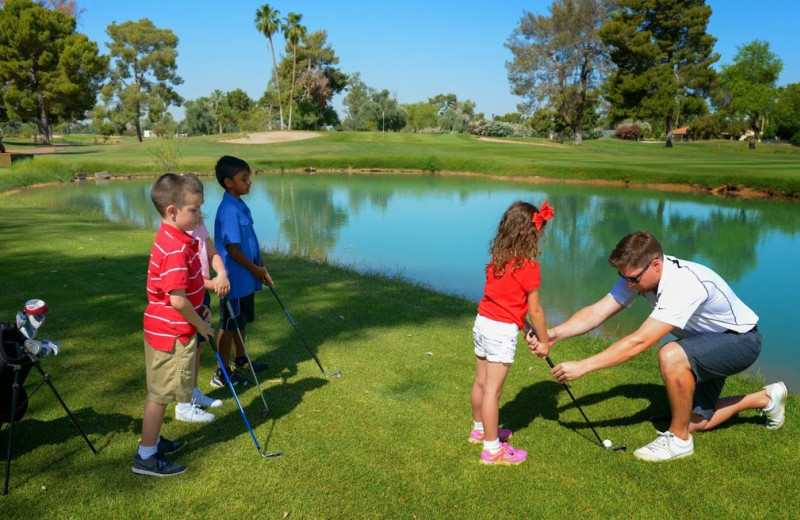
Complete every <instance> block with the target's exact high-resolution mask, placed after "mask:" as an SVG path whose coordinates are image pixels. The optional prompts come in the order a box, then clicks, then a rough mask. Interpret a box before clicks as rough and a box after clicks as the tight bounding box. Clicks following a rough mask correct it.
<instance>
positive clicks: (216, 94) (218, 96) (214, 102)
mask: <svg viewBox="0 0 800 520" xmlns="http://www.w3.org/2000/svg"><path fill="white" fill-rule="evenodd" d="M224 98H225V94H224V93H223V92H222V91H221V90H220V89H214V91H213V92H212V93H211V95H210V96H208V100H209V102H210V103H211V112H212V113H213V114H214V117H215V118H217V126H218V128H219V133H220V134H221V133H222V118H221V117H220V115H219V112H220V107H219V104H220V103H222V100H223V99H224Z"/></svg>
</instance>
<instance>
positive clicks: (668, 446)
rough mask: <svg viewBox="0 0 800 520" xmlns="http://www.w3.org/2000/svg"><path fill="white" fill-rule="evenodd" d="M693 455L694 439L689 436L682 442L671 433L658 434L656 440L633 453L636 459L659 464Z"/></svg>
mask: <svg viewBox="0 0 800 520" xmlns="http://www.w3.org/2000/svg"><path fill="white" fill-rule="evenodd" d="M693 453H694V439H692V436H691V435H689V440H688V441H684V440H683V439H679V438H678V437H675V435H673V434H672V432H668V431H667V432H663V433H662V432H658V438H656V440H654V441H653V442H651V443H650V444H648V445H647V446H643V447H641V448H639V449H638V450H636V451H634V452H633V454H634V456H636V458H637V459H642V460H647V461H650V462H661V461H665V460H672V459H679V458H681V457H688V456H689V455H692V454H693Z"/></svg>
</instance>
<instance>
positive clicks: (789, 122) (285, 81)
mask: <svg viewBox="0 0 800 520" xmlns="http://www.w3.org/2000/svg"><path fill="white" fill-rule="evenodd" d="M0 5H2V8H0V95H1V96H2V103H0V121H2V122H6V124H7V125H12V126H13V125H19V124H21V123H27V124H29V125H35V128H36V131H37V133H38V134H39V135H40V136H42V139H43V140H45V141H50V140H51V139H52V128H53V127H54V126H55V125H58V124H65V123H66V124H70V123H74V122H78V121H85V120H87V119H88V120H90V121H91V123H90V126H91V129H92V130H93V131H95V132H96V133H100V134H104V135H109V136H110V135H114V134H123V133H129V134H132V135H136V136H137V137H138V138H139V140H140V141H141V140H142V137H143V135H144V131H145V130H146V129H147V130H151V131H153V132H155V133H156V134H159V135H174V134H176V133H181V134H189V135H201V134H220V133H226V132H235V131H259V130H275V129H290V130H291V129H320V128H336V129H341V130H348V131H410V132H448V133H449V132H470V133H474V134H479V135H493V136H506V135H522V136H528V135H540V136H558V137H559V138H561V139H570V140H573V141H574V142H575V143H576V144H580V143H581V142H582V140H583V139H584V138H586V137H595V136H597V135H599V134H600V130H602V129H607V128H615V129H616V132H617V134H618V135H619V136H621V137H623V138H635V137H639V136H642V135H644V136H646V137H662V136H663V137H664V138H665V141H666V144H667V146H672V143H673V138H674V130H675V129H677V128H678V127H681V126H686V125H689V135H690V136H692V137H694V138H714V137H721V136H726V135H727V136H739V135H743V134H744V133H745V132H747V131H748V130H749V133H750V135H751V147H754V146H755V142H756V140H757V139H758V138H759V137H771V138H782V139H787V140H792V141H793V142H794V143H795V144H799V145H800V84H789V85H786V86H783V87H779V86H777V85H776V82H777V79H778V77H779V75H780V72H781V70H782V62H781V60H780V58H779V57H777V56H776V55H775V54H774V53H773V52H772V51H771V50H770V48H769V43H768V42H765V41H759V40H756V41H753V42H750V43H748V44H745V45H743V46H741V47H740V48H739V52H738V53H737V55H736V56H735V57H734V60H733V63H731V64H726V65H722V66H721V68H720V70H719V71H717V70H716V69H715V68H714V64H715V63H716V62H718V60H719V55H718V54H716V53H714V45H715V43H716V38H714V37H713V36H712V35H710V34H708V32H707V26H708V21H709V18H710V16H711V8H710V7H709V6H707V5H705V1H704V0H649V1H647V2H642V1H641V0H554V1H553V3H552V4H551V5H550V7H549V13H548V15H535V14H533V13H531V12H524V13H523V16H522V18H521V19H520V21H519V24H518V26H517V27H515V28H514V29H513V32H512V34H511V36H509V38H508V39H507V41H506V42H505V46H506V47H507V48H508V49H509V51H510V52H511V56H512V59H511V60H510V61H508V62H507V63H506V67H507V71H508V80H509V83H510V85H511V88H512V91H513V92H514V93H515V94H517V95H518V96H520V98H521V99H522V100H523V101H522V102H521V103H520V104H519V105H518V107H517V112H514V113H510V114H505V115H497V116H494V115H492V117H490V118H487V117H486V116H485V114H482V113H480V112H477V110H476V108H477V107H476V104H475V103H474V102H472V101H471V100H468V99H467V100H459V99H458V98H457V96H456V95H455V94H452V93H447V94H444V93H442V94H437V95H435V96H433V97H431V98H428V99H427V100H426V101H420V102H417V103H410V104H400V103H398V101H397V96H396V95H395V94H393V93H392V92H391V91H390V90H388V89H385V88H384V89H376V88H373V87H371V86H369V85H367V84H366V83H364V81H363V80H362V79H361V75H360V74H359V73H357V72H356V73H353V74H349V75H348V74H345V73H343V72H342V71H341V70H340V69H339V68H338V63H339V58H338V57H337V56H336V53H335V51H334V49H333V47H332V46H331V44H330V43H328V41H327V33H326V31H324V30H317V31H311V30H309V29H308V28H307V27H305V26H304V25H303V24H302V19H303V17H302V14H299V13H295V12H290V13H288V14H287V15H286V16H285V17H281V15H280V13H279V12H278V11H277V10H276V9H273V8H272V7H271V6H270V5H268V4H264V5H262V6H261V7H260V8H258V9H257V10H256V12H255V16H254V20H253V30H256V31H258V32H259V33H260V34H263V36H264V37H265V40H266V44H267V49H268V52H269V54H270V58H271V65H272V66H271V71H270V72H271V73H270V79H269V81H268V83H267V85H266V88H265V91H264V93H263V95H262V96H261V97H260V98H259V99H252V98H251V97H250V96H249V95H248V94H247V93H246V92H245V91H244V90H242V89H235V90H232V91H230V92H222V91H220V90H218V89H217V90H213V91H212V92H211V93H209V95H207V96H202V97H199V98H197V99H191V100H184V99H183V98H182V97H181V96H180V95H179V94H178V93H177V91H176V88H177V87H178V86H179V85H181V84H182V83H183V80H182V78H181V77H180V76H179V75H178V71H177V64H176V63H177V62H176V59H177V56H178V51H177V48H178V42H179V39H178V36H177V35H175V34H174V33H173V32H172V31H171V30H170V29H162V28H158V27H156V26H155V25H154V24H153V22H152V21H150V20H149V19H146V18H144V19H141V20H138V21H126V22H123V23H119V24H117V23H116V22H114V23H112V24H111V25H109V26H108V27H107V29H106V33H107V34H108V36H109V39H110V42H109V43H107V44H106V46H107V47H108V54H105V55H103V54H101V53H100V50H99V48H98V45H97V44H96V43H95V42H92V41H90V40H89V39H88V38H87V37H86V36H85V35H82V34H80V33H78V32H77V31H76V19H77V18H78V17H79V16H80V15H81V14H82V12H83V10H82V9H80V8H79V7H78V5H77V4H76V2H75V1H74V0H38V1H34V0H5V1H2V0H0ZM43 34H46V35H48V37H46V38H42V37H40V35H43ZM278 35H282V36H283V42H284V54H283V56H282V57H280V59H276V48H275V47H276V43H277V42H276V39H277V38H276V37H277V36H278ZM340 93H345V95H344V98H343V103H342V104H343V107H344V114H343V116H344V118H343V119H340V118H339V114H337V112H336V111H335V110H334V108H333V106H332V99H333V97H334V96H336V95H337V94H340ZM174 106H183V107H184V108H185V117H184V119H183V120H182V121H180V122H178V121H175V120H174V118H173V116H172V113H171V112H170V111H169V108H170V107H174Z"/></svg>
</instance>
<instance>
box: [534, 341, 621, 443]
mask: <svg viewBox="0 0 800 520" xmlns="http://www.w3.org/2000/svg"><path fill="white" fill-rule="evenodd" d="M544 359H545V361H547V364H548V365H550V368H555V365H554V364H553V362H552V361H551V360H550V356H547V357H545V358H544ZM562 386H563V387H564V389H565V390H566V391H567V393H568V394H569V396H570V397H571V398H572V402H573V403H575V406H576V407H577V408H578V411H579V412H581V415H582V416H583V418H584V419H586V424H588V425H589V428H591V429H592V433H594V436H595V437H597V440H598V442H600V444H601V445H602V446H603V447H604V448H605V449H606V450H608V451H625V450H627V449H628V447H627V446H625V445H622V446H615V447H613V448H612V443H611V441H610V440H608V439H606V440H603V439H601V438H600V435H598V433H597V430H595V429H594V426H592V422H591V421H590V420H589V418H588V417H586V414H585V413H583V410H582V409H581V405H579V404H578V401H577V399H575V396H574V395H572V391H571V390H570V389H569V387H568V386H567V384H566V383H562Z"/></svg>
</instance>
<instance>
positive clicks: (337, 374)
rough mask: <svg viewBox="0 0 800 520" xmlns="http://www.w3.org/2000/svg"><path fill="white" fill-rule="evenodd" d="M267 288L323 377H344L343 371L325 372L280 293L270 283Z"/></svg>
mask: <svg viewBox="0 0 800 520" xmlns="http://www.w3.org/2000/svg"><path fill="white" fill-rule="evenodd" d="M267 287H269V290H270V291H272V295H273V296H274V297H275V299H276V300H278V303H279V304H280V306H281V308H282V309H283V313H284V314H286V317H287V318H288V319H289V323H291V324H292V327H294V330H296V331H297V335H298V336H300V340H301V341H302V342H303V346H304V347H306V350H307V351H308V353H309V354H311V357H313V358H314V361H316V362H317V366H318V367H319V369H320V370H321V371H322V375H323V376H325V377H341V376H342V371H341V370H337V371H335V372H331V373H330V374H329V373H327V372H325V369H324V368H322V363H320V362H319V358H318V357H317V355H316V354H315V353H314V351H313V350H311V347H309V346H308V342H307V341H306V338H304V337H303V334H302V333H301V332H300V329H298V328H297V324H296V323H295V322H294V320H293V319H292V315H291V314H289V310H288V309H286V305H284V304H283V302H282V301H281V298H280V297H279V296H278V293H276V292H275V288H274V287H272V284H271V283H268V284H267Z"/></svg>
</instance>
